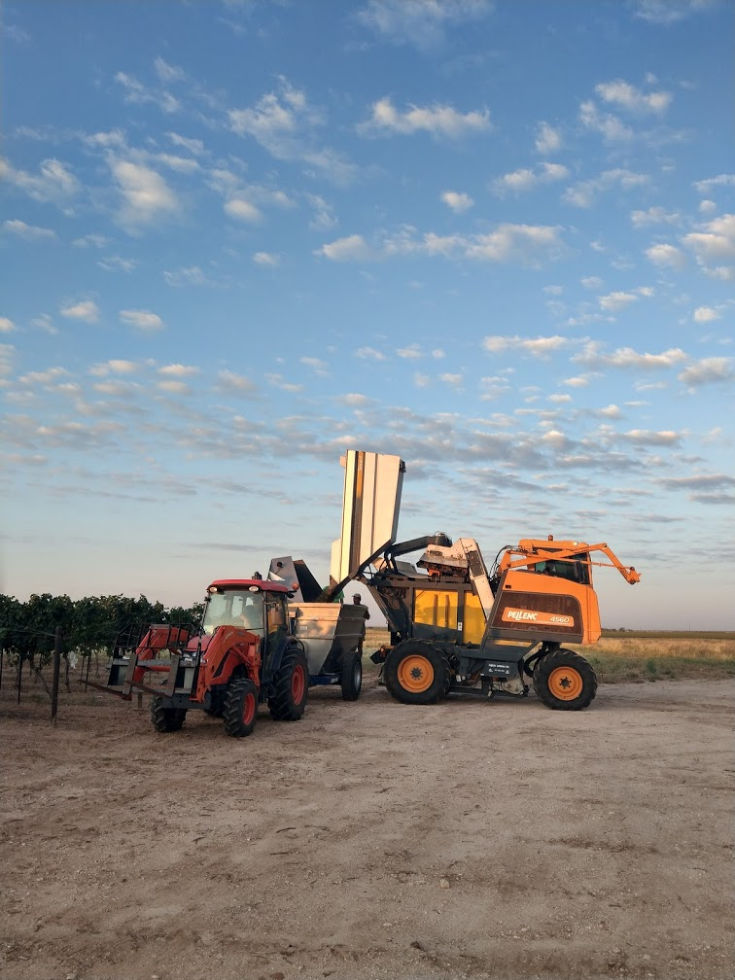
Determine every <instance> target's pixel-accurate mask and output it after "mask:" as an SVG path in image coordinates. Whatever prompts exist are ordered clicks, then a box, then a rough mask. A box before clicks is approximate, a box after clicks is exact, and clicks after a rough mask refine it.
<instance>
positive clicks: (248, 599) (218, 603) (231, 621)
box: [202, 592, 263, 635]
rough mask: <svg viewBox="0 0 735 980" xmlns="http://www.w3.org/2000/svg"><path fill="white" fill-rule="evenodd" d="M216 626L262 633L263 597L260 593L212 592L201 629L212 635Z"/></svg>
mask: <svg viewBox="0 0 735 980" xmlns="http://www.w3.org/2000/svg"><path fill="white" fill-rule="evenodd" d="M218 626H239V627H240V628H241V629H242V628H244V629H248V630H250V632H251V633H263V596H262V594H261V593H260V592H214V593H213V594H212V595H211V596H210V598H209V601H208V603H207V605H206V607H205V610H204V620H203V623H202V627H203V629H204V632H205V633H208V634H210V635H211V634H212V633H214V631H215V630H216V629H217V627H218Z"/></svg>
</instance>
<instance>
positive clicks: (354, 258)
mask: <svg viewBox="0 0 735 980" xmlns="http://www.w3.org/2000/svg"><path fill="white" fill-rule="evenodd" d="M315 254H316V255H324V256H325V257H326V258H328V259H330V260H331V261H332V262H364V261H366V260H368V259H371V258H373V253H372V250H371V249H370V247H369V246H368V244H367V242H366V241H365V239H364V238H363V237H362V235H348V236H346V237H345V238H338V239H336V241H333V242H329V243H327V244H325V245H322V247H321V248H319V249H317V251H316V253H315Z"/></svg>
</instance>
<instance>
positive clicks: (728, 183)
mask: <svg viewBox="0 0 735 980" xmlns="http://www.w3.org/2000/svg"><path fill="white" fill-rule="evenodd" d="M694 186H695V187H696V189H697V191H698V192H699V193H700V194H706V195H707V196H709V195H711V194H712V192H713V191H714V190H715V188H717V187H735V174H718V175H717V177H707V178H706V179H705V180H698V181H696V182H695V184H694Z"/></svg>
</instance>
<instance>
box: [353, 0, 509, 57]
mask: <svg viewBox="0 0 735 980" xmlns="http://www.w3.org/2000/svg"><path fill="white" fill-rule="evenodd" d="M491 10H492V4H491V3H490V0H368V3H367V6H365V7H363V8H362V9H361V10H360V11H359V12H358V14H357V19H358V20H359V21H360V22H361V23H362V24H364V25H365V26H366V27H368V28H370V29H371V30H373V31H375V32H376V33H377V34H379V35H380V36H381V37H383V38H385V39H386V40H388V41H390V42H392V43H393V44H412V45H415V46H416V47H417V48H419V49H420V50H428V49H430V48H432V47H435V46H436V45H438V44H440V43H441V41H442V40H443V38H444V32H445V29H446V28H447V27H449V26H451V25H453V24H461V23H463V22H467V21H471V20H478V19H480V18H481V17H484V16H486V15H487V14H488V13H489V12H490V11H491Z"/></svg>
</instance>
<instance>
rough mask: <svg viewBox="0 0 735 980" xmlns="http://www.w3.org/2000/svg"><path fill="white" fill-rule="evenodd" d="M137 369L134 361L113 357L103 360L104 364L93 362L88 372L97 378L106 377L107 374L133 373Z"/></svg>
mask: <svg viewBox="0 0 735 980" xmlns="http://www.w3.org/2000/svg"><path fill="white" fill-rule="evenodd" d="M137 370H138V365H137V364H136V363H135V361H125V360H122V359H119V358H113V360H111V361H105V363H104V364H95V365H93V366H92V367H91V368H90V369H89V373H90V374H91V375H93V376H94V377H97V378H104V377H107V375H108V374H135V373H136V372H137Z"/></svg>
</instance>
